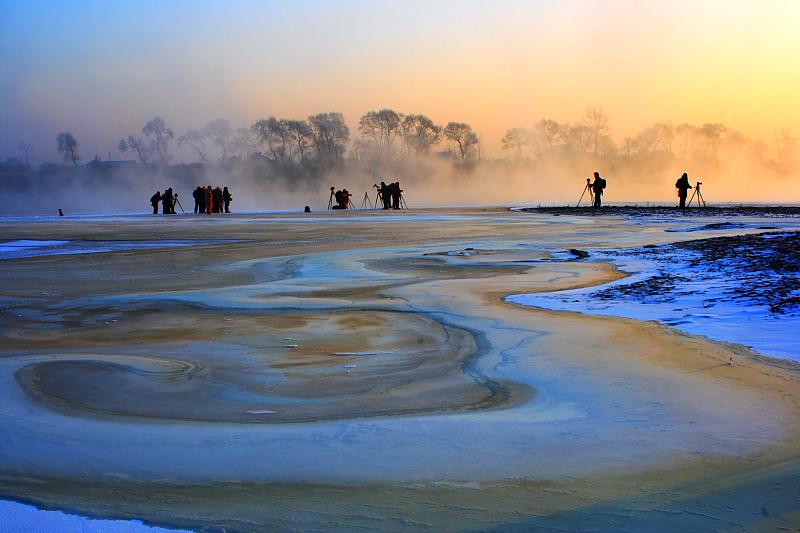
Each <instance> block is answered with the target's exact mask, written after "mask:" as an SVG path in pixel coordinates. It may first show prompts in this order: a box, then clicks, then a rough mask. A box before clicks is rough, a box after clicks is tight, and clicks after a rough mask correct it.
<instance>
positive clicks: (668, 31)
mask: <svg viewBox="0 0 800 533" xmlns="http://www.w3.org/2000/svg"><path fill="white" fill-rule="evenodd" d="M798 21H800V2H798V1H796V0H755V1H740V0H677V1H676V0H669V1H655V0H630V1H611V0H608V1H604V0H594V1H591V0H558V1H555V0H553V1H536V0H529V1H510V0H491V1H474V0H423V1H392V2H390V1H385V2H384V1H375V0H373V1H353V0H349V1H348V0H336V1H333V0H331V1H310V0H295V1H235V0H226V1H207V0H206V1H201V0H194V1H192V0H186V1H174V0H158V1H148V0H138V1H125V0H104V1H69V0H62V1H58V2H56V1H43V0H30V1H18V0H3V1H2V2H0V61H2V63H1V64H2V68H0V93H1V94H2V99H0V106H1V107H0V112H2V117H1V120H0V122H1V124H0V127H2V131H0V158H6V157H11V156H18V157H19V154H20V151H19V149H18V145H19V144H20V142H23V141H24V142H26V143H28V144H30V145H32V146H33V147H34V152H33V156H34V158H35V160H36V161H37V162H39V163H41V162H45V161H58V160H59V156H58V154H57V153H56V140H55V139H56V136H57V135H58V133H59V132H62V131H69V132H71V133H73V135H75V137H76V138H77V139H78V141H79V142H80V144H81V152H82V155H83V159H84V161H86V160H89V159H91V158H93V157H94V155H95V153H98V154H100V155H101V157H103V158H105V157H107V155H108V153H109V152H110V153H111V155H112V157H113V158H114V159H117V158H127V157H126V156H124V155H121V154H120V153H119V152H118V151H117V148H116V146H117V142H118V141H119V139H120V138H122V137H124V136H127V135H129V134H139V133H140V130H141V128H142V126H144V124H145V123H146V122H147V121H148V120H150V119H152V118H153V117H155V116H160V117H162V118H163V119H164V120H165V121H166V122H167V124H168V125H169V126H171V127H172V129H173V130H174V132H175V134H176V136H180V135H181V134H183V133H185V132H186V131H187V130H188V129H192V128H197V129H199V128H200V127H202V126H203V125H204V124H206V123H207V122H208V121H210V120H213V119H217V118H227V119H229V120H230V121H231V123H232V125H233V126H234V127H242V126H250V125H251V124H253V123H254V122H255V121H256V120H258V119H260V118H267V117H269V116H276V117H278V118H307V117H308V116H309V115H312V114H316V113H321V112H329V111H337V112H341V113H343V114H344V116H345V119H346V120H347V122H348V124H349V125H350V128H351V133H352V135H353V137H355V136H357V135H358V131H357V125H358V119H359V118H360V117H361V116H362V115H363V114H364V113H366V112H368V111H371V110H379V109H383V108H390V109H394V110H395V111H398V112H401V113H420V114H425V115H428V116H429V117H431V118H432V119H433V120H434V121H435V122H437V123H440V124H446V123H447V122H449V121H451V120H455V121H459V122H466V123H468V124H470V125H471V126H472V127H473V129H474V130H475V131H476V132H478V133H479V135H480V136H481V139H482V142H483V146H484V153H485V154H486V155H488V156H502V155H503V152H502V150H501V149H500V139H501V137H502V136H503V134H504V133H505V131H506V130H507V129H508V128H511V127H516V126H524V127H530V126H531V125H532V124H533V123H534V122H535V121H537V120H539V119H541V118H551V119H554V120H557V121H559V122H564V123H572V122H576V121H578V120H580V119H581V117H582V115H583V113H584V111H585V110H586V108H587V107H588V106H590V105H593V106H599V107H601V108H602V109H603V110H604V111H605V112H606V114H607V115H608V116H609V119H610V123H609V125H610V127H611V133H612V135H613V136H614V138H615V140H616V141H617V142H618V143H621V142H622V140H623V138H624V137H625V136H629V135H634V134H636V133H638V132H639V131H641V130H642V129H644V128H645V127H647V126H649V125H651V124H653V123H654V122H661V121H671V122H673V123H676V124H677V123H681V122H688V123H691V124H695V125H702V124H703V123H706V122H721V123H723V124H725V125H727V126H728V127H730V128H733V129H736V130H740V131H742V132H743V133H745V134H746V135H749V136H751V137H755V138H760V139H763V140H764V141H766V142H767V144H768V145H769V146H770V150H771V151H773V150H774V142H773V132H774V130H776V129H779V128H785V127H789V128H791V129H792V131H793V132H794V134H795V135H799V134H800V101H798V98H799V97H800V30H798ZM188 159H190V160H191V157H189V158H188Z"/></svg>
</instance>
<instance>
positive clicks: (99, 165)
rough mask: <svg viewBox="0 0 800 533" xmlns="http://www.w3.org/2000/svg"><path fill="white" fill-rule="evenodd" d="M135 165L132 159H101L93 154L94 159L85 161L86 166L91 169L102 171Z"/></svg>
mask: <svg viewBox="0 0 800 533" xmlns="http://www.w3.org/2000/svg"><path fill="white" fill-rule="evenodd" d="M135 165H136V161H134V160H125V161H111V160H108V161H103V160H102V159H100V158H99V157H97V156H95V158H94V159H92V160H91V161H89V162H88V163H86V165H85V166H86V168H90V169H92V170H100V171H104V172H110V171H112V170H119V169H123V168H131V167H133V166H135Z"/></svg>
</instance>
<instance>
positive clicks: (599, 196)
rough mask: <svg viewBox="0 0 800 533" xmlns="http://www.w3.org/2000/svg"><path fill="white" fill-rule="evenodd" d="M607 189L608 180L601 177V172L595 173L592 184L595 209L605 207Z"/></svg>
mask: <svg viewBox="0 0 800 533" xmlns="http://www.w3.org/2000/svg"><path fill="white" fill-rule="evenodd" d="M605 188H606V180H605V179H603V178H601V177H600V173H599V172H595V173H594V181H593V182H592V192H593V193H594V207H601V206H602V205H603V190H604V189H605Z"/></svg>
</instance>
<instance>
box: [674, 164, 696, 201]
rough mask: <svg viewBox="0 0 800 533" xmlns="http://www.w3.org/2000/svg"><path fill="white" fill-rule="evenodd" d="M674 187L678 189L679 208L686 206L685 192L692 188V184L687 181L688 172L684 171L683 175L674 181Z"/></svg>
mask: <svg viewBox="0 0 800 533" xmlns="http://www.w3.org/2000/svg"><path fill="white" fill-rule="evenodd" d="M675 188H676V189H678V200H679V203H678V206H679V207H680V208H681V209H685V208H686V194H687V193H688V192H689V189H694V187H692V184H691V183H689V174H687V173H686V172H684V173H683V176H681V177H680V178H678V181H676V182H675Z"/></svg>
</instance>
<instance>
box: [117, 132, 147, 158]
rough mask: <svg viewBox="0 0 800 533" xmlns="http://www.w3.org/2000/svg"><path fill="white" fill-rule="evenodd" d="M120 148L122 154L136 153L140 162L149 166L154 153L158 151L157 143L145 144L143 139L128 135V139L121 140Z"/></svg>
mask: <svg viewBox="0 0 800 533" xmlns="http://www.w3.org/2000/svg"><path fill="white" fill-rule="evenodd" d="M118 148H119V151H120V152H127V151H128V150H133V151H134V152H136V156H137V157H138V158H139V161H141V162H142V163H144V164H147V163H148V162H149V161H150V158H151V157H152V156H153V152H155V151H156V142H155V141H150V142H145V141H144V140H142V138H141V137H135V136H133V135H128V138H127V139H120V141H119V145H118Z"/></svg>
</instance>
